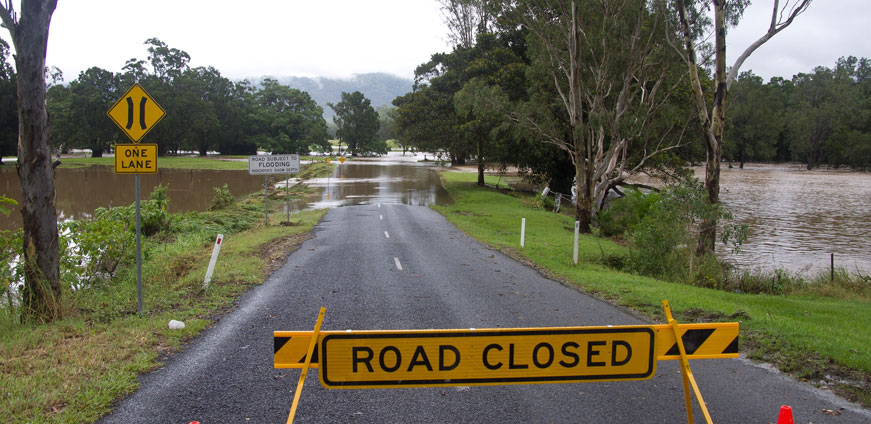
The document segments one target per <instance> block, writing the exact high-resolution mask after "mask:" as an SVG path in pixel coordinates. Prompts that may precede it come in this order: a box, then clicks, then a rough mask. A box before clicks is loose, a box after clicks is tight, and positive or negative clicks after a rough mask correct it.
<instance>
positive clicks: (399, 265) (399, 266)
mask: <svg viewBox="0 0 871 424" xmlns="http://www.w3.org/2000/svg"><path fill="white" fill-rule="evenodd" d="M393 263H395V264H396V269H398V270H400V271H402V264H401V263H399V258H393Z"/></svg>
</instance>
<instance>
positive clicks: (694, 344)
mask: <svg viewBox="0 0 871 424" xmlns="http://www.w3.org/2000/svg"><path fill="white" fill-rule="evenodd" d="M714 331H716V330H714V329H713V328H704V329H700V330H687V332H686V333H683V336H681V340H683V347H684V350H686V352H687V355H692V354H693V353H695V351H696V350H698V348H699V347H701V346H702V344H704V343H705V341H706V340H708V337H711V334H714ZM735 343H736V346H737V341H736V342H735ZM665 354H666V355H680V348H678V346H677V343H675V344H674V346H672V347H671V349H669V350H668V352H666V353H665Z"/></svg>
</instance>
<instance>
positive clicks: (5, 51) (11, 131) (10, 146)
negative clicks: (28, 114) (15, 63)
mask: <svg viewBox="0 0 871 424" xmlns="http://www.w3.org/2000/svg"><path fill="white" fill-rule="evenodd" d="M8 60H9V44H7V43H6V41H4V40H0V163H2V162H3V156H15V154H16V153H17V149H18V99H17V97H18V94H17V91H18V90H17V89H16V83H15V79H16V76H15V69H14V68H12V64H10V63H9V61H8Z"/></svg>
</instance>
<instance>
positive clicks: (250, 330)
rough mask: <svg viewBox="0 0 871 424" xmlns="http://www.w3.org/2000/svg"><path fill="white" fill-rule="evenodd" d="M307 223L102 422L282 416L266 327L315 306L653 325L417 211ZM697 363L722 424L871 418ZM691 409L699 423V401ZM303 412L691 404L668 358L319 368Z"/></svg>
mask: <svg viewBox="0 0 871 424" xmlns="http://www.w3.org/2000/svg"><path fill="white" fill-rule="evenodd" d="M315 232H316V237H315V238H313V239H311V240H309V241H307V242H306V243H305V244H303V245H302V247H301V248H300V249H299V250H298V251H297V252H296V253H294V254H293V255H291V256H290V258H289V260H288V262H287V264H286V265H285V266H284V267H283V268H281V269H280V270H279V271H277V272H275V273H274V274H273V275H272V276H271V277H270V278H269V280H268V281H267V282H266V283H265V284H263V285H262V286H259V287H257V288H255V289H253V290H252V291H251V292H249V293H248V294H246V295H245V296H244V297H243V298H242V299H241V300H240V301H239V303H238V305H237V307H236V308H235V310H234V311H233V312H232V313H230V314H227V315H225V316H224V317H223V318H221V320H220V321H219V322H217V323H216V324H215V326H214V327H213V328H211V329H209V330H208V331H206V332H205V333H204V334H203V335H202V336H201V337H199V338H198V339H196V340H195V341H193V342H192V343H191V344H190V345H189V346H187V348H186V349H185V351H184V352H182V353H179V354H177V355H175V356H174V357H172V358H171V359H170V360H169V361H168V362H167V364H166V365H165V366H164V367H162V368H160V369H158V370H156V371H154V372H152V373H150V374H148V375H145V376H142V377H141V378H140V381H141V389H140V390H138V391H137V392H136V393H134V394H133V395H131V396H130V397H128V398H127V399H125V400H124V401H123V402H122V403H121V404H120V405H119V406H118V407H117V408H116V409H115V411H114V412H113V413H112V414H111V415H109V416H107V417H105V418H104V419H103V420H102V421H101V422H104V423H184V424H187V423H189V422H191V421H199V422H201V423H203V424H206V423H283V422H285V420H286V419H287V414H288V411H289V410H290V405H291V401H292V398H293V393H294V388H295V385H296V382H297V379H298V377H299V372H300V371H299V370H286V369H273V368H272V354H273V340H272V332H273V330H311V329H312V327H313V326H314V323H315V318H316V317H317V312H318V309H319V308H320V307H321V306H325V307H326V316H325V319H324V323H323V329H324V330H345V329H357V330H365V329H428V328H444V329H451V328H470V327H475V328H495V327H544V326H579V325H582V326H583V325H609V324H612V325H618V324H648V322H645V321H644V320H642V319H639V318H637V317H635V316H633V315H631V314H628V313H626V312H625V311H624V310H622V309H620V308H617V307H614V306H612V305H610V304H608V303H606V302H602V301H600V300H597V299H595V298H592V297H589V296H587V295H585V294H583V293H581V292H579V291H577V290H575V289H572V288H568V287H565V286H563V285H561V284H560V283H557V282H554V281H551V280H548V279H546V278H543V277H542V276H541V275H540V274H538V273H537V272H536V271H534V270H532V269H530V268H528V267H526V266H524V265H522V264H519V263H517V262H515V261H513V260H511V259H509V258H507V257H505V256H504V255H502V254H500V253H499V252H497V251H493V250H491V249H489V248H487V247H486V246H483V245H481V244H479V243H477V242H475V241H473V240H471V239H469V238H468V237H466V236H465V235H463V234H462V233H461V232H460V231H458V230H457V229H456V228H455V227H453V226H452V225H450V224H449V223H447V221H445V220H444V218H443V217H442V216H441V215H439V214H438V213H436V212H434V211H432V210H430V209H429V208H426V207H417V206H404V205H364V206H352V207H342V208H337V209H333V210H331V211H330V212H329V213H328V214H327V215H326V217H325V218H324V220H323V221H322V222H321V224H319V225H318V226H317V227H316V229H315ZM225 243H232V238H227V239H226V241H225ZM397 259H398V262H399V264H400V265H401V267H402V270H399V269H398V268H397V261H396V260H397ZM691 365H692V367H693V371H694V373H695V375H696V378H697V380H698V382H699V385H700V387H701V391H702V394H703V396H704V397H705V400H706V401H707V403H708V406H709V409H710V411H711V414H712V416H713V418H714V421H715V422H717V423H769V422H776V420H777V413H778V410H779V408H780V406H781V405H783V404H786V405H790V406H792V407H793V409H794V412H795V422H796V423H808V422H813V423H868V422H871V413H869V411H868V410H865V409H860V408H857V407H855V406H854V405H851V404H849V403H847V402H846V401H844V400H842V399H839V398H836V397H834V396H832V395H831V394H830V393H828V392H826V391H822V390H818V389H814V388H812V387H811V386H809V385H806V384H801V383H797V382H795V381H794V380H792V379H789V378H787V377H784V376H782V375H780V374H778V373H777V372H774V371H771V370H769V369H767V368H765V367H762V366H757V365H754V364H751V363H749V362H747V361H744V360H739V359H720V360H698V361H693V362H692V363H691ZM842 408H843V409H842ZM824 410H833V411H837V412H840V413H841V414H840V415H837V416H834V415H827V414H826V413H825V412H824ZM695 417H696V422H704V420H703V418H702V416H701V412H700V411H699V410H698V408H696V411H695ZM296 422H299V423H302V422H313V423H333V422H336V423H345V422H348V423H356V422H361V423H442V422H444V423H466V422H475V423H499V424H504V423H530V422H531V423H562V422H572V423H630V422H631V423H672V422H673V423H680V422H686V416H685V409H684V400H683V392H682V383H681V377H680V373H679V370H678V366H677V363H676V361H661V362H659V364H658V366H657V372H656V375H655V376H654V377H653V378H652V379H650V380H645V381H630V382H605V383H568V384H546V385H513V386H476V387H441V388H418V389H375V390H327V389H324V388H323V387H321V385H320V383H319V381H318V377H317V372H316V370H312V372H310V373H309V375H308V378H307V380H306V383H305V389H304V391H303V393H302V400H301V402H300V406H299V411H298V413H297V416H296Z"/></svg>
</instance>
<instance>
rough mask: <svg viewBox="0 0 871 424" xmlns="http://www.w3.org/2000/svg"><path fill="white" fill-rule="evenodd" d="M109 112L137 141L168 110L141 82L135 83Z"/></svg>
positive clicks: (120, 126)
mask: <svg viewBox="0 0 871 424" xmlns="http://www.w3.org/2000/svg"><path fill="white" fill-rule="evenodd" d="M137 101H138V103H139V104H138V105H137V104H136V103H137ZM137 106H138V107H137ZM107 114H108V115H109V118H111V119H112V121H114V122H115V124H117V125H118V127H119V128H121V131H124V134H127V137H130V139H131V140H133V142H134V143H135V142H138V141H139V140H141V139H142V137H144V136H145V134H146V133H148V131H150V130H151V129H152V128H154V126H155V125H156V124H157V122H158V121H160V120H161V119H162V118H163V116H164V115H166V112H164V110H163V108H161V107H160V105H158V104H157V102H155V101H154V99H152V98H151V97H150V96H149V95H148V93H146V92H145V89H143V88H142V87H141V86H140V85H139V84H133V86H132V87H130V89H129V90H127V92H126V93H124V95H123V96H121V98H120V99H118V101H117V102H115V104H114V105H113V106H112V107H111V108H110V109H109V111H108V112H107ZM137 118H138V119H137ZM137 121H138V122H137Z"/></svg>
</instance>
